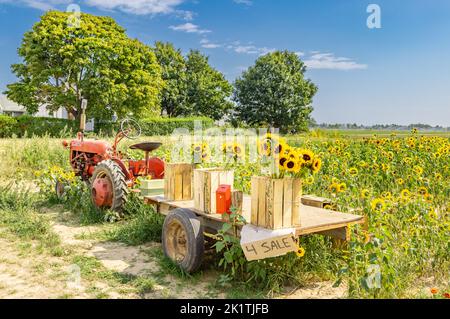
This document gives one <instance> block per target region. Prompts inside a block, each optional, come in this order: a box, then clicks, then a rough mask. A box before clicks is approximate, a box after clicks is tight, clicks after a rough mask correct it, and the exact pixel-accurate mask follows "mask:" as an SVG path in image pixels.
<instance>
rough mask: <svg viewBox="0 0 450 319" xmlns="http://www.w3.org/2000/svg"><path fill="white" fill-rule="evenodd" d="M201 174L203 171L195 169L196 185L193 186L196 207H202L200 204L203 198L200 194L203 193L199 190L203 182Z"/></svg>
mask: <svg viewBox="0 0 450 319" xmlns="http://www.w3.org/2000/svg"><path fill="white" fill-rule="evenodd" d="M200 174H201V173H200V172H199V171H197V170H194V185H193V188H194V207H195V208H200V207H201V206H200V200H201V198H200V194H201V192H200V190H199V187H200V185H201V184H202V183H201V176H200Z"/></svg>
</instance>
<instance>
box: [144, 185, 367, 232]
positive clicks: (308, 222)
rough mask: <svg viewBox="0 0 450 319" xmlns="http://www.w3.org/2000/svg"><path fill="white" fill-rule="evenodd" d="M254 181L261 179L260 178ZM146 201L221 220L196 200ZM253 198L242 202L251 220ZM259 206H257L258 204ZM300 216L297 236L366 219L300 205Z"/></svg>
mask: <svg viewBox="0 0 450 319" xmlns="http://www.w3.org/2000/svg"><path fill="white" fill-rule="evenodd" d="M252 181H259V179H258V178H255V179H253V178H252ZM144 201H145V203H147V204H155V205H156V206H160V209H161V210H167V209H169V208H170V209H174V208H188V209H191V210H193V211H195V212H196V213H197V214H198V215H201V216H204V217H205V218H208V219H211V220H214V221H216V222H219V221H221V218H222V217H221V215H219V214H206V213H205V212H202V211H200V210H198V209H196V208H195V207H194V201H193V200H190V201H168V200H167V199H165V198H164V196H162V195H159V196H147V197H144ZM251 202H252V199H251V197H250V196H248V195H244V198H243V204H242V215H243V216H244V217H245V218H246V219H247V218H248V219H247V220H249V219H250V216H251V210H252V209H251V207H252V206H254V205H251ZM256 207H257V206H256ZM300 218H301V220H302V225H301V226H300V227H296V236H300V235H307V234H313V233H319V232H322V231H327V230H333V229H339V228H344V227H347V226H348V225H349V224H364V223H365V222H366V219H365V218H364V216H360V215H353V214H347V213H340V212H334V211H330V210H325V209H322V208H317V207H311V206H305V205H300Z"/></svg>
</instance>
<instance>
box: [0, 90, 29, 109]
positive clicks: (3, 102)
mask: <svg viewBox="0 0 450 319" xmlns="http://www.w3.org/2000/svg"><path fill="white" fill-rule="evenodd" d="M0 111H1V112H25V107H23V106H22V105H20V104H17V103H16V102H13V101H11V100H10V99H8V98H7V97H6V95H3V94H0Z"/></svg>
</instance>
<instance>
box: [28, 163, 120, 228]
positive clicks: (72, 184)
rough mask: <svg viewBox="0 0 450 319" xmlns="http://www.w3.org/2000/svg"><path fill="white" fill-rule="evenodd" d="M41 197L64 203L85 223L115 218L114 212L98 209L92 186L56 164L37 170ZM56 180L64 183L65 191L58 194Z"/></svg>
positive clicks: (48, 200) (49, 201)
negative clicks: (94, 201)
mask: <svg viewBox="0 0 450 319" xmlns="http://www.w3.org/2000/svg"><path fill="white" fill-rule="evenodd" d="M35 175H36V176H37V177H38V180H37V183H38V186H39V190H40V192H39V193H40V195H41V197H42V198H43V199H44V200H45V201H47V202H48V203H50V204H62V205H63V206H64V208H66V209H68V210H71V211H72V212H74V213H75V214H76V216H77V217H78V218H79V220H80V223H81V224H83V225H89V224H95V223H100V222H103V221H109V220H110V219H112V218H115V215H114V214H110V213H108V212H104V211H102V210H100V209H98V208H97V207H96V206H95V205H94V204H93V203H92V200H91V192H90V188H89V186H88V185H87V183H86V182H84V181H82V180H81V179H79V178H78V177H76V176H75V174H74V173H73V172H72V171H70V170H65V169H63V168H61V167H58V166H56V165H54V166H52V167H51V168H49V169H44V170H41V171H37V172H35ZM56 182H60V183H63V185H64V193H63V196H62V197H61V198H58V197H57V196H56V188H55V187H56Z"/></svg>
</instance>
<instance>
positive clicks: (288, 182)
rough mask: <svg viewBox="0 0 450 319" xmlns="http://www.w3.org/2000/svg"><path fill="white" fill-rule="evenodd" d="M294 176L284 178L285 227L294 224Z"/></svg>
mask: <svg viewBox="0 0 450 319" xmlns="http://www.w3.org/2000/svg"><path fill="white" fill-rule="evenodd" d="M292 180H293V179H292V178H284V184H283V228H288V227H291V226H292Z"/></svg>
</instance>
